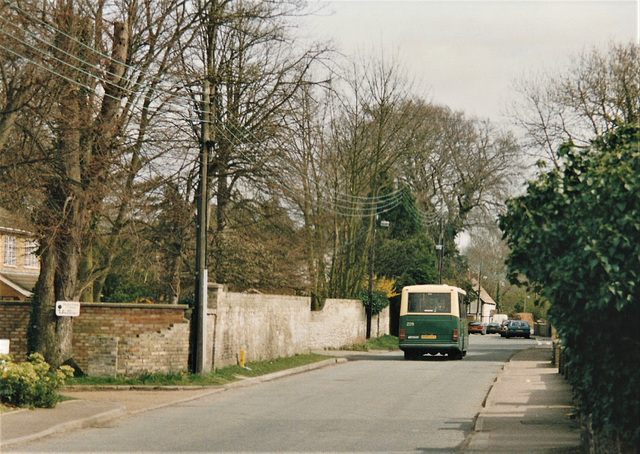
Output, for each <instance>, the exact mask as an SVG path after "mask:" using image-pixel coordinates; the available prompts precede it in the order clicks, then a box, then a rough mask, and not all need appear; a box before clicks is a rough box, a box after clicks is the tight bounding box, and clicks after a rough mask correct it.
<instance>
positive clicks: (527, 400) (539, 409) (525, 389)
mask: <svg viewBox="0 0 640 454" xmlns="http://www.w3.org/2000/svg"><path fill="white" fill-rule="evenodd" d="M551 358H552V347H551V343H550V342H549V341H545V342H538V346H537V347H532V348H529V349H527V350H523V351H521V352H519V353H516V354H515V355H514V356H513V357H512V358H511V360H510V361H509V362H508V363H506V364H505V366H504V369H503V370H502V371H501V372H500V374H499V375H498V378H497V379H496V381H495V383H494V384H493V386H492V388H491V390H490V391H489V394H488V395H487V398H486V400H485V404H484V406H483V408H482V410H481V411H480V413H479V414H478V417H477V419H476V424H475V429H474V431H473V432H472V433H471V434H470V435H469V437H467V440H466V442H465V444H464V446H463V449H462V451H463V452H467V453H484V452H494V453H495V452H505V453H581V452H583V449H582V443H581V437H580V433H581V430H580V424H579V423H578V421H577V420H576V419H575V415H576V413H575V407H574V405H573V399H572V393H571V388H570V386H569V384H568V383H567V381H566V380H565V378H564V377H563V376H562V375H560V374H559V373H558V368H557V367H556V366H554V365H553V364H552V363H551Z"/></svg>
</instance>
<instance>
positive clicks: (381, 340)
mask: <svg viewBox="0 0 640 454" xmlns="http://www.w3.org/2000/svg"><path fill="white" fill-rule="evenodd" d="M340 350H355V351H363V352H368V351H369V350H398V338H397V337H396V336H390V335H388V334H385V335H384V336H381V337H376V338H371V339H369V340H368V341H366V342H363V343H362V344H354V345H346V346H344V347H342V348H341V349H340Z"/></svg>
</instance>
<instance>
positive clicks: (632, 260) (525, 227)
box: [500, 125, 640, 452]
mask: <svg viewBox="0 0 640 454" xmlns="http://www.w3.org/2000/svg"><path fill="white" fill-rule="evenodd" d="M639 139H640V126H638V125H624V126H619V127H618V128H616V129H615V130H614V131H612V132H610V133H608V134H606V135H604V136H602V137H599V138H597V139H596V140H594V141H593V143H592V145H591V146H589V147H584V148H580V147H576V146H574V145H573V144H572V143H567V144H564V145H563V146H562V147H561V148H560V150H559V155H560V156H562V162H563V164H562V166H561V168H559V169H553V170H550V171H545V169H544V168H543V167H542V168H541V170H542V171H541V174H540V176H539V177H538V179H537V180H536V181H533V182H530V183H529V186H528V189H527V192H526V194H525V195H523V196H521V197H517V198H514V199H511V200H509V201H508V205H507V206H508V210H507V212H506V214H504V215H503V216H502V217H501V218H500V226H501V228H502V230H503V232H504V234H505V238H506V239H507V241H508V244H509V246H510V248H511V251H512V252H511V255H510V257H509V259H508V266H509V271H510V273H511V276H512V278H513V279H515V278H516V276H517V275H518V274H519V273H522V274H524V275H525V276H526V277H527V279H528V280H529V282H531V283H533V284H534V285H536V287H537V290H538V291H539V292H541V293H542V294H543V295H544V296H546V297H547V298H548V299H549V300H550V301H551V302H552V305H553V306H552V308H551V309H550V313H549V315H550V318H551V320H552V322H553V323H554V325H555V327H556V328H557V330H558V334H559V336H560V338H561V340H562V342H563V344H564V346H565V347H566V353H567V358H568V370H569V380H570V383H571V385H572V386H573V389H574V390H575V393H576V396H577V397H578V402H579V406H580V410H581V414H582V416H583V422H585V425H586V426H587V427H588V429H589V431H588V432H589V433H590V434H591V435H592V439H591V444H592V450H595V451H597V450H600V451H601V452H608V451H612V452H613V451H625V450H630V451H631V452H633V451H635V450H640V447H639V446H640V282H639V281H640V141H639ZM598 440H601V441H598ZM602 440H605V441H604V443H602ZM607 443H608V444H607ZM595 444H600V446H599V447H595V446H594V445H595Z"/></svg>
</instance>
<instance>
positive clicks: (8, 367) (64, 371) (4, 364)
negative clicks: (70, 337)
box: [0, 353, 73, 408]
mask: <svg viewBox="0 0 640 454" xmlns="http://www.w3.org/2000/svg"><path fill="white" fill-rule="evenodd" d="M0 372H1V375H0V402H3V403H8V404H11V405H15V406H18V407H30V408H33V407H45V408H52V407H55V406H56V404H57V403H58V402H59V401H60V396H59V395H58V394H57V392H56V391H57V390H58V389H60V387H62V386H63V385H64V381H65V379H66V378H68V377H73V368H71V367H69V366H61V367H60V369H58V370H55V371H51V370H50V367H49V364H47V363H46V362H45V360H44V358H43V357H42V355H41V354H39V353H33V354H31V355H29V357H28V358H27V362H24V363H15V362H13V359H12V357H11V356H10V355H0Z"/></svg>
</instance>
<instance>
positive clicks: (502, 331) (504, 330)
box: [498, 320, 511, 337]
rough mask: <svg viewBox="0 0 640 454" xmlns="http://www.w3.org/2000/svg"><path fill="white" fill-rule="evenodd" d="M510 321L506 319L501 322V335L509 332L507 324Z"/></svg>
mask: <svg viewBox="0 0 640 454" xmlns="http://www.w3.org/2000/svg"><path fill="white" fill-rule="evenodd" d="M510 321H511V320H505V321H503V322H502V323H500V331H498V332H499V333H500V336H502V337H504V335H505V333H506V332H507V324H508V323H509V322H510Z"/></svg>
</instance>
